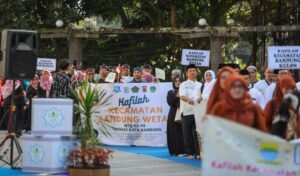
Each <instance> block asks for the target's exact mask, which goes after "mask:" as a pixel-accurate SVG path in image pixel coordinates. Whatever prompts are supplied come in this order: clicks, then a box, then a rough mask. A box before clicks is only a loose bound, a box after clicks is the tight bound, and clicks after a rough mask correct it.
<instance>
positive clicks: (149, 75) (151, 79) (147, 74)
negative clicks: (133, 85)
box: [144, 72, 155, 83]
mask: <svg viewBox="0 0 300 176" xmlns="http://www.w3.org/2000/svg"><path fill="white" fill-rule="evenodd" d="M144 79H145V81H146V82H148V83H152V82H155V79H154V77H153V76H152V75H151V74H149V73H147V72H145V73H144Z"/></svg>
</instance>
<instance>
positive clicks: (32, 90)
mask: <svg viewBox="0 0 300 176" xmlns="http://www.w3.org/2000/svg"><path fill="white" fill-rule="evenodd" d="M38 85H39V76H38V75H35V76H34V78H33V80H31V81H30V85H29V87H28V89H27V92H26V98H27V99H28V100H29V102H28V105H27V108H26V110H25V118H24V129H25V130H26V131H30V130H31V107H32V98H36V97H37V96H38Z"/></svg>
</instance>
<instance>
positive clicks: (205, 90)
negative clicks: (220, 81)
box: [201, 70, 216, 101]
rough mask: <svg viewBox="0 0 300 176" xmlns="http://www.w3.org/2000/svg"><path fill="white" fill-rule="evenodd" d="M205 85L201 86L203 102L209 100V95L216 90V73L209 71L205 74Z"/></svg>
mask: <svg viewBox="0 0 300 176" xmlns="http://www.w3.org/2000/svg"><path fill="white" fill-rule="evenodd" d="M204 82H205V83H204V84H202V86H201V97H202V100H206V101H207V100H208V99H209V95H210V93H211V91H212V89H213V88H214V85H215V83H216V75H215V72H214V71H212V70H207V71H206V72H205V73H204Z"/></svg>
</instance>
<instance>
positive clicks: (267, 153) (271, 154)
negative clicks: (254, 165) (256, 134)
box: [257, 142, 282, 165]
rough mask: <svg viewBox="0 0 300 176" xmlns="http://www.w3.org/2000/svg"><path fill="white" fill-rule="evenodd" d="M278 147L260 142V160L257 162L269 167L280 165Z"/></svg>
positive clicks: (274, 144)
mask: <svg viewBox="0 0 300 176" xmlns="http://www.w3.org/2000/svg"><path fill="white" fill-rule="evenodd" d="M278 151H279V145H278V144H276V143H269V142H261V143H260V159H258V160H257V162H260V163H265V164H270V165H282V162H281V161H278Z"/></svg>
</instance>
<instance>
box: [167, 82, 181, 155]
mask: <svg viewBox="0 0 300 176" xmlns="http://www.w3.org/2000/svg"><path fill="white" fill-rule="evenodd" d="M181 82H182V81H181V79H180V77H179V76H177V77H175V78H174V79H173V90H170V91H169V92H168V95H167V102H168V104H169V106H170V110H169V115H168V122H167V142H168V149H169V153H170V155H181V154H184V153H185V152H184V143H183V132H182V127H181V123H180V121H176V120H178V119H177V118H175V117H180V118H181V114H180V110H179V106H180V99H179V86H180V84H181Z"/></svg>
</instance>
